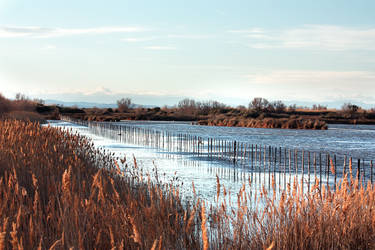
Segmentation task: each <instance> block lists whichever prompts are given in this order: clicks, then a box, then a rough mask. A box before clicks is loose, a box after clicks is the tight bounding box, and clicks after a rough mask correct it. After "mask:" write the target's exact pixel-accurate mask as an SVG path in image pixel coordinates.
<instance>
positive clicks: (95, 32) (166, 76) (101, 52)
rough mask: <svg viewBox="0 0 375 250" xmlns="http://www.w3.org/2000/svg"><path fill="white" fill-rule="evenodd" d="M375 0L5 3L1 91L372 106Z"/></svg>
mask: <svg viewBox="0 0 375 250" xmlns="http://www.w3.org/2000/svg"><path fill="white" fill-rule="evenodd" d="M374 11H375V1H373V0H357V1H351V0H330V1H327V0H315V1H307V0H306V1H302V0H299V1H298V0H282V1H281V0H279V1H276V0H273V1H271V0H262V1H259V0H257V1H253V0H243V1H241V0H233V1H227V0H189V1H182V0H170V1H167V0H159V1H151V0H149V1H143V0H137V1H127V0H109V1H97V0H90V1H86V0H80V1H77V0H74V1H73V0H65V1H57V0H33V1H30V0H0V93H2V94H3V95H5V96H7V97H14V95H15V94H16V93H18V92H21V93H24V94H26V95H28V96H30V97H33V98H42V99H57V100H63V101H88V102H100V103H115V102H116V100H118V99H119V98H121V97H131V98H132V100H133V102H135V103H139V104H151V105H164V104H167V105H173V104H175V103H177V102H178V100H180V99H182V98H186V97H188V98H193V99H197V100H218V101H221V102H224V103H227V104H230V105H247V104H248V103H249V101H250V100H251V99H253V98H254V97H264V98H267V99H269V100H283V101H286V102H296V103H328V102H332V103H333V102H336V103H344V102H352V103H361V104H363V105H367V106H368V107H375V16H374V14H373V13H374Z"/></svg>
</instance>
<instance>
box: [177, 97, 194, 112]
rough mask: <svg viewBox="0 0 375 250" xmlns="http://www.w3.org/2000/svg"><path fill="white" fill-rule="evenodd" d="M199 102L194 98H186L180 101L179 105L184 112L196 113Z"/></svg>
mask: <svg viewBox="0 0 375 250" xmlns="http://www.w3.org/2000/svg"><path fill="white" fill-rule="evenodd" d="M198 105H199V103H197V102H196V101H195V100H193V99H189V98H185V99H183V100H181V101H179V102H178V104H177V107H178V108H179V109H180V110H181V111H182V112H184V113H194V112H195V111H196V110H197V107H198Z"/></svg>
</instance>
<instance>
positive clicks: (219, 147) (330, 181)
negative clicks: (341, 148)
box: [61, 116, 374, 191]
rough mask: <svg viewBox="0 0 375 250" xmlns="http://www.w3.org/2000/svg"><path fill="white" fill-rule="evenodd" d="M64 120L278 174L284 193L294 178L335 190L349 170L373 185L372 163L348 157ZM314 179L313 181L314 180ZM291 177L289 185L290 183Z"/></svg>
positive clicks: (158, 146)
mask: <svg viewBox="0 0 375 250" xmlns="http://www.w3.org/2000/svg"><path fill="white" fill-rule="evenodd" d="M61 120H64V121H67V122H71V123H75V124H78V125H82V126H86V127H88V128H89V129H90V131H91V132H92V133H94V134H96V135H99V136H103V137H107V138H111V139H114V140H118V141H120V142H122V143H128V144H136V145H140V146H145V147H150V148H155V149H158V150H163V151H165V152H169V153H184V154H189V155H192V156H195V157H198V158H201V157H205V158H207V159H210V160H217V161H228V162H232V163H233V164H234V166H238V167H243V168H248V169H249V170H251V171H252V172H259V174H260V173H268V183H269V184H270V183H271V175H272V176H275V175H276V174H277V175H278V178H277V180H278V183H279V184H280V183H283V184H284V189H285V188H286V185H287V183H288V182H289V183H291V178H292V176H295V177H297V179H298V178H299V177H300V179H301V182H302V184H303V185H302V186H304V185H305V186H306V187H307V190H308V191H310V186H311V185H312V184H314V183H315V180H316V179H318V180H319V183H320V187H322V183H323V182H325V184H326V185H330V186H332V187H333V188H335V187H336V184H337V182H338V178H340V179H342V178H343V177H344V176H345V174H346V173H347V168H349V171H350V173H352V174H353V176H355V177H356V178H358V180H361V181H362V183H363V184H364V185H366V183H367V181H370V182H371V183H373V174H374V173H373V161H372V160H371V161H368V160H364V159H353V158H352V157H347V156H346V155H345V156H337V155H330V154H329V153H326V152H309V151H305V150H297V149H294V151H293V150H291V149H288V148H282V147H272V146H266V145H258V144H250V143H244V142H238V141H228V140H222V139H219V138H211V137H206V138H204V137H201V136H197V135H191V134H183V133H172V132H169V131H159V130H155V129H149V128H142V127H137V126H133V125H131V124H113V123H106V122H92V121H83V120H77V119H73V118H71V117H65V116H64V117H61ZM355 162H356V166H355V165H354V163H355ZM338 166H342V167H338ZM312 175H313V176H314V178H311V176H312ZM288 176H289V181H287V177H288ZM264 178H265V177H264ZM277 180H276V181H277ZM279 188H280V187H279Z"/></svg>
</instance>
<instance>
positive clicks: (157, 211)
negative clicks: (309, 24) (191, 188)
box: [0, 121, 375, 249]
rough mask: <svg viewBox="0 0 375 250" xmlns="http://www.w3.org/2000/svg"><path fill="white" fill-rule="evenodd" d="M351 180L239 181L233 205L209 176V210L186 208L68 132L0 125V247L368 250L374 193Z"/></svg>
mask: <svg viewBox="0 0 375 250" xmlns="http://www.w3.org/2000/svg"><path fill="white" fill-rule="evenodd" d="M135 165H136V164H135ZM349 167H351V166H349ZM358 183H361V182H358V181H357V179H356V178H354V179H353V178H352V177H351V176H349V177H348V178H346V179H345V180H344V181H342V182H341V183H340V184H338V185H337V187H336V189H335V191H332V190H330V189H329V188H324V186H323V189H322V190H319V186H320V185H319V183H318V181H316V185H315V186H314V187H313V188H312V191H311V192H310V193H308V194H304V193H303V192H302V188H301V185H300V184H299V183H296V182H294V183H293V185H292V186H290V185H288V190H286V191H285V192H284V193H283V194H282V195H281V196H280V197H277V195H276V191H275V186H274V185H273V187H274V191H273V192H272V191H271V192H270V193H267V191H266V190H265V189H263V190H262V191H261V192H258V193H257V192H254V191H253V192H251V191H252V189H251V185H252V183H251V180H249V184H248V186H247V185H244V186H243V187H242V189H241V190H240V192H239V193H238V201H237V203H236V205H235V208H234V207H233V206H231V201H230V198H229V197H230V195H229V194H228V190H226V189H225V187H224V186H223V185H221V184H220V180H219V179H217V193H216V200H217V201H216V203H215V204H213V205H209V204H206V203H203V202H200V201H199V200H198V201H195V202H193V203H192V204H191V205H186V204H182V201H181V198H180V197H179V192H178V190H177V189H175V188H174V187H173V185H169V184H168V185H163V184H162V183H160V182H158V183H155V184H153V183H152V182H151V181H150V179H148V180H142V175H140V173H139V171H138V169H137V167H136V166H135V169H128V171H127V172H126V173H125V172H123V171H121V170H120V169H119V165H118V164H117V161H116V160H115V159H114V158H113V156H112V155H110V154H105V153H103V152H101V151H98V150H97V149H95V148H94V146H93V145H92V143H91V142H90V141H88V140H87V139H85V138H84V137H81V136H79V135H78V134H72V133H69V132H65V131H62V130H58V129H54V128H46V127H45V128H42V127H40V126H39V125H38V124H35V123H30V122H20V121H0V201H1V202H0V249H11V248H19V249H22V248H28V249H48V248H50V249H68V248H71V247H73V248H74V249H80V248H85V249H111V248H119V249H123V248H126V249H374V248H375V236H374V235H375V187H374V186H373V185H371V184H368V185H367V188H364V187H363V186H361V185H359V184H358ZM249 188H250V189H249ZM247 189H249V190H247Z"/></svg>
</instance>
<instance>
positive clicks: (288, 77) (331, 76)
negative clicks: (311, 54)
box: [246, 70, 375, 85]
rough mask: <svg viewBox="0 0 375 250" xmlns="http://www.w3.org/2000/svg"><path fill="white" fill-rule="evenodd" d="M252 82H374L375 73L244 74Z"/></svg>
mask: <svg viewBox="0 0 375 250" xmlns="http://www.w3.org/2000/svg"><path fill="white" fill-rule="evenodd" d="M246 77H247V78H248V79H249V80H250V81H251V82H254V83H261V84H269V83H278V84H280V85H282V84H285V83H288V84H304V83H305V84H311V83H315V84H324V85H326V84H335V83H337V84H338V83H340V84H342V85H345V84H346V83H359V84H360V83H366V84H373V83H374V82H375V73H374V72H368V71H316V70H276V71H271V72H266V73H254V74H249V75H246Z"/></svg>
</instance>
